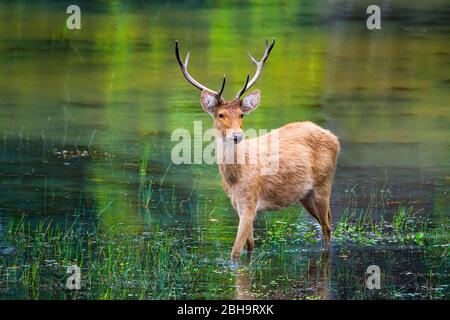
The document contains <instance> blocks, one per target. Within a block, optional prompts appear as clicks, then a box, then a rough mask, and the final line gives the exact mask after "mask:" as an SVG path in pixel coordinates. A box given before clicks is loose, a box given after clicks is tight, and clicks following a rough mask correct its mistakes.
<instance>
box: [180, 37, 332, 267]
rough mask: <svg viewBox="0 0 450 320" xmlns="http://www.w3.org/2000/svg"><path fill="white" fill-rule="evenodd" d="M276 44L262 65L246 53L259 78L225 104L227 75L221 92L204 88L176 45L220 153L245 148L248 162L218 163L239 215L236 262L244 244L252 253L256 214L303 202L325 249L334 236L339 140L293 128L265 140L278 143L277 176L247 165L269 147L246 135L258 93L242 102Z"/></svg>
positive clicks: (306, 125) (300, 125) (302, 126)
mask: <svg viewBox="0 0 450 320" xmlns="http://www.w3.org/2000/svg"><path fill="white" fill-rule="evenodd" d="M274 45H275V39H273V41H272V43H271V45H270V46H269V43H268V41H267V40H266V50H265V52H264V55H263V57H262V59H261V60H260V61H257V60H256V59H255V58H253V57H252V55H251V54H250V53H248V55H249V57H250V59H251V61H252V62H253V63H254V64H255V65H256V73H255V75H254V76H253V78H252V79H251V80H249V78H250V76H249V75H247V79H246V82H245V85H244V86H243V88H242V89H241V90H240V91H239V92H238V93H237V94H236V96H235V98H234V99H233V100H224V99H223V98H222V92H223V89H224V87H225V76H224V78H223V82H222V87H221V89H220V91H219V92H216V91H214V90H211V89H209V88H207V87H205V86H204V85H202V84H200V83H199V82H198V81H196V80H195V79H194V78H192V77H191V75H190V74H189V72H188V70H187V66H188V63H189V53H188V54H187V56H186V60H185V62H183V61H182V60H181V57H180V51H179V48H178V41H176V42H175V55H176V58H177V60H178V63H179V65H180V67H181V71H182V72H183V74H184V76H185V78H186V79H187V81H188V82H189V83H191V84H192V85H193V86H194V87H196V88H198V89H200V90H202V92H201V96H200V103H201V105H202V107H203V109H204V110H205V111H206V112H207V113H209V114H210V115H212V116H213V118H214V127H215V128H216V142H217V147H218V148H217V150H218V151H223V152H224V153H226V154H229V153H233V154H235V153H236V150H237V149H238V146H240V145H244V147H245V148H243V149H241V150H244V151H243V152H244V159H245V160H246V161H244V163H241V162H237V161H234V162H231V163H230V162H226V163H223V161H221V160H222V159H218V165H219V170H220V173H221V175H222V182H223V187H224V190H225V192H226V193H227V194H228V196H229V197H230V199H231V203H232V205H233V207H234V209H235V210H237V213H238V215H239V227H238V232H237V236H236V240H235V242H234V246H233V250H232V252H231V256H232V258H233V259H237V258H239V256H240V254H241V250H242V248H243V247H244V245H245V244H246V245H247V250H248V251H251V250H252V249H253V246H254V238H253V221H254V219H255V217H256V213H257V212H259V211H262V210H276V209H281V208H285V207H287V206H290V205H292V204H297V203H301V204H302V205H303V206H304V207H305V208H306V210H307V211H308V212H309V213H310V214H311V215H312V216H313V217H314V218H315V219H316V220H317V221H318V222H319V224H320V226H321V228H322V234H323V240H324V246H325V247H328V245H329V241H330V236H331V223H332V218H331V211H330V205H329V202H330V192H331V185H332V182H333V177H334V172H335V168H336V160H337V157H338V153H339V149H340V144H339V141H338V139H337V137H336V136H335V135H333V134H332V133H331V132H330V131H328V130H325V129H322V128H321V127H319V126H318V125H316V124H314V123H312V122H309V121H306V122H294V123H290V124H288V125H285V126H283V127H281V128H278V129H276V130H272V131H271V132H270V133H268V134H267V135H265V136H264V138H265V139H266V141H271V139H272V140H273V139H277V142H278V144H277V145H278V153H277V161H278V169H277V171H276V173H275V174H263V173H262V167H263V166H264V165H265V163H264V161H265V160H264V159H258V161H256V162H255V163H249V162H248V161H247V160H248V159H249V152H250V151H251V150H252V149H253V148H255V147H259V148H260V149H262V151H263V152H266V153H267V154H270V150H269V149H268V144H262V143H259V144H258V139H260V138H261V136H260V137H258V138H253V139H244V133H243V130H242V120H243V117H244V115H247V114H249V113H250V112H252V111H254V110H255V109H256V107H257V106H258V104H259V101H260V95H261V94H260V92H259V90H254V91H253V92H251V93H250V94H248V95H247V96H245V97H244V98H241V97H242V95H243V94H244V93H245V92H246V91H247V90H248V89H250V87H252V86H253V85H254V84H255V82H256V80H257V79H258V77H259V76H260V75H261V71H262V68H263V66H264V63H265V62H266V60H267V58H268V57H269V54H270V52H271V51H272V48H273V46H274ZM260 151H261V150H260ZM218 153H219V152H218ZM218 158H219V156H218Z"/></svg>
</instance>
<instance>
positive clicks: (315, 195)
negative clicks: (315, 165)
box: [300, 186, 332, 247]
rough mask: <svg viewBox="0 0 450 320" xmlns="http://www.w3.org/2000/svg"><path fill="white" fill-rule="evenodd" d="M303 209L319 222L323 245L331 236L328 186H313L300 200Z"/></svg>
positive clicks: (328, 241) (326, 243)
mask: <svg viewBox="0 0 450 320" xmlns="http://www.w3.org/2000/svg"><path fill="white" fill-rule="evenodd" d="M300 202H301V203H302V205H303V206H304V207H305V209H306V210H307V211H308V212H309V213H310V214H311V215H312V216H313V217H314V218H315V219H316V220H317V221H318V222H319V224H320V227H321V229H322V235H323V241H324V245H325V247H328V245H329V243H330V238H331V223H332V220H331V210H330V188H329V187H328V186H324V187H318V188H314V190H313V191H311V192H309V193H308V194H307V195H306V196H305V197H304V198H303V199H301V200H300Z"/></svg>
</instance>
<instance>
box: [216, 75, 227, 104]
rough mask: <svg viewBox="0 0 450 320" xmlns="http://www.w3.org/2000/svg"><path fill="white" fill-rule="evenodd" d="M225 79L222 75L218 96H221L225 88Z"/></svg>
mask: <svg viewBox="0 0 450 320" xmlns="http://www.w3.org/2000/svg"><path fill="white" fill-rule="evenodd" d="M225 80H226V78H225V75H223V81H222V88H220V91H219V93H218V94H217V97H218V98H220V97H221V96H222V92H223V89H225V82H226V81H225Z"/></svg>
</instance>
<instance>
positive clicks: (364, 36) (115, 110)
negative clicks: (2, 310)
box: [0, 1, 450, 299]
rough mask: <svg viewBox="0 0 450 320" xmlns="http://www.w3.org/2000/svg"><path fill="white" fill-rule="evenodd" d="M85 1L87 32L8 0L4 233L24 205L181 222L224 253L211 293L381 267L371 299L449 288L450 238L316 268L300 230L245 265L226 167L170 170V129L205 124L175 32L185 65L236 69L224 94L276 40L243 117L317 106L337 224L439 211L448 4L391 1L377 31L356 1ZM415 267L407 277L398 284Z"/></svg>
mask: <svg viewBox="0 0 450 320" xmlns="http://www.w3.org/2000/svg"><path fill="white" fill-rule="evenodd" d="M79 3H80V4H79V5H80V7H81V11H82V29H81V30H76V31H69V30H67V29H66V28H65V19H66V17H67V15H66V14H65V10H66V7H65V6H64V5H62V4H55V3H51V2H43V1H40V2H27V1H18V2H13V3H10V2H6V1H5V2H0V138H1V141H0V233H2V234H3V235H5V234H7V231H8V224H9V223H10V222H11V221H17V220H18V219H19V218H20V217H24V219H25V220H26V221H30V222H31V223H32V224H35V223H37V222H38V221H40V220H42V219H44V218H45V219H51V220H52V221H55V222H59V223H67V221H70V222H76V223H79V224H81V225H83V227H85V228H86V229H89V228H92V229H94V226H97V225H98V224H99V223H101V226H100V227H99V228H98V229H95V232H102V230H107V229H108V228H111V227H113V226H117V225H120V226H126V227H127V228H126V230H127V233H131V234H137V235H139V234H142V233H143V232H147V231H149V230H153V228H154V227H155V226H159V228H160V229H161V230H177V235H178V236H180V237H187V239H188V240H186V241H187V243H188V244H190V245H193V246H197V245H198V243H200V245H201V246H202V248H203V250H204V257H203V258H205V259H206V258H208V259H210V260H216V259H222V260H223V261H224V262H223V264H224V266H225V267H224V268H225V269H226V270H227V271H226V272H228V273H227V274H228V275H229V278H227V279H228V280H229V281H228V280H227V281H225V282H220V281H223V279H222V278H220V279H218V280H217V282H216V283H212V285H213V286H216V287H217V288H218V291H217V292H218V293H217V295H216V296H214V295H213V294H210V295H209V296H206V298H214V297H218V298H233V297H234V296H235V289H234V288H235V287H236V286H237V287H239V286H240V284H239V283H241V284H242V283H243V284H247V286H248V287H249V288H250V290H251V288H252V285H249V283H250V284H251V283H252V282H253V284H255V283H256V285H257V287H258V290H257V293H255V295H256V297H261V298H267V297H275V298H294V297H305V296H309V295H312V296H314V297H319V298H324V299H326V298H329V299H341V298H353V297H360V296H361V292H362V291H364V286H363V285H361V283H363V281H364V271H365V269H366V267H367V266H369V265H371V264H379V265H380V267H381V269H382V271H385V272H387V275H386V279H391V280H389V281H390V283H391V284H394V283H395V286H388V287H389V288H394V287H395V288H394V289H392V290H391V291H389V290H390V289H386V290H383V291H381V293H371V294H367V295H365V296H364V297H368V298H373V297H375V298H380V297H381V298H383V297H385V298H410V297H412V298H433V297H434V296H433V295H432V294H430V291H429V290H428V291H426V293H424V292H423V291H421V290H420V288H421V286H422V285H423V286H428V287H430V286H433V281H438V284H437V286H438V287H439V288H440V289H439V294H438V295H437V296H438V297H442V296H444V297H447V298H448V276H447V271H448V259H447V251H445V252H444V255H441V256H440V257H438V258H436V257H434V256H433V255H431V254H429V253H428V252H427V251H426V250H425V251H424V250H422V249H421V248H420V246H413V247H404V246H395V245H393V246H388V247H385V246H372V247H370V248H366V247H364V246H359V245H354V244H348V245H344V246H338V245H333V246H332V250H331V253H330V258H329V262H328V268H329V269H330V270H329V272H328V275H327V276H326V277H323V276H317V274H321V273H320V272H318V273H317V272H316V271H315V269H314V268H312V269H308V267H306V266H311V265H310V263H309V261H310V260H311V261H315V260H316V259H318V258H319V257H320V253H321V246H320V243H317V244H313V245H308V246H302V245H299V244H296V243H294V242H290V243H288V245H287V247H288V249H286V255H287V258H285V259H282V260H277V259H275V258H274V257H273V256H271V255H269V258H266V261H264V262H265V264H264V263H263V265H264V266H265V267H264V268H265V269H264V270H253V271H252V273H249V274H247V275H246V277H240V274H239V273H235V272H234V271H233V270H232V269H227V268H228V262H227V259H226V258H228V255H229V251H230V250H231V246H232V243H233V240H234V236H235V233H236V229H237V223H238V219H237V217H236V215H235V213H234V212H233V210H232V208H231V205H230V203H229V200H228V198H227V196H226V195H225V193H224V192H223V190H222V187H221V181H220V174H219V172H218V170H217V168H216V166H214V165H207V164H201V165H199V164H192V165H179V166H177V165H174V164H172V163H171V158H170V153H171V149H172V147H173V146H174V145H175V142H172V141H171V133H172V132H173V130H175V129H177V128H186V129H188V130H189V131H190V132H191V133H192V134H193V128H194V121H201V122H202V125H203V128H204V129H206V128H210V127H211V126H212V121H211V118H210V116H208V115H207V114H205V113H204V112H203V111H202V109H201V107H200V104H199V92H198V90H196V89H195V88H193V87H192V86H190V85H189V84H187V83H186V81H185V79H184V78H183V77H182V74H181V72H180V70H179V66H178V65H177V63H176V60H175V57H174V40H176V39H177V40H179V41H180V46H181V51H182V55H183V56H184V55H185V54H186V53H187V51H190V52H191V59H190V65H189V69H190V72H191V74H192V75H194V77H195V78H196V79H197V80H199V81H200V82H202V83H204V84H205V85H206V86H208V87H211V88H216V89H218V87H219V85H220V83H221V77H222V75H223V74H224V73H225V74H226V75H227V86H226V88H225V92H224V96H225V97H226V98H231V97H233V96H234V94H235V92H237V91H238V90H239V89H240V88H241V86H242V84H243V82H244V80H245V76H246V75H247V74H248V73H249V74H253V72H254V66H253V64H252V63H251V62H250V60H249V59H248V57H247V56H246V50H248V51H250V52H251V53H252V54H253V55H254V56H256V57H259V56H260V55H261V54H262V53H263V50H264V39H265V38H269V39H270V38H272V37H275V38H276V41H277V42H276V45H275V48H274V50H273V52H272V54H271V56H270V58H269V60H268V62H267V64H266V66H265V68H264V71H263V74H262V76H261V78H260V79H259V80H258V82H257V84H256V85H255V88H258V89H260V90H261V92H262V98H261V99H262V100H261V104H260V106H259V108H258V110H257V111H255V112H254V113H252V114H251V115H250V116H248V117H246V119H245V122H244V125H245V128H256V129H272V128H277V127H279V126H282V125H284V124H286V123H289V122H292V121H303V120H311V121H314V122H316V123H318V124H320V125H321V126H323V127H325V128H327V129H330V130H332V131H333V132H334V133H335V134H336V135H337V136H338V137H339V139H340V141H341V144H342V152H341V155H340V158H339V161H338V168H337V172H336V179H335V185H334V189H333V194H332V199H331V204H332V212H333V218H334V220H335V221H338V220H339V218H340V217H341V216H342V215H343V213H344V212H345V210H346V209H347V210H348V209H349V208H350V209H351V210H356V211H357V210H359V209H366V208H368V207H371V208H372V209H373V210H372V211H371V214H372V215H373V217H374V219H378V218H379V217H380V215H381V214H383V215H384V218H385V219H386V220H390V219H391V217H392V214H393V212H395V211H396V210H397V209H398V207H399V205H407V206H409V205H412V206H414V208H415V210H416V211H417V212H419V213H418V215H419V216H420V215H423V216H425V215H426V216H427V217H428V218H429V219H430V221H431V222H432V223H433V224H435V225H440V224H441V225H442V224H444V225H447V223H448V217H449V210H448V206H449V195H448V192H449V190H448V186H449V179H450V176H449V172H450V170H449V169H450V166H449V163H450V149H449V141H450V131H449V127H450V118H449V114H450V113H449V111H450V107H449V105H450V104H449V103H450V98H449V97H450V95H449V92H450V91H449V85H450V75H449V72H448V71H449V70H450V43H449V41H448V34H449V31H450V24H449V22H448V19H447V18H446V17H448V14H449V13H450V6H449V5H448V3H446V2H445V1H434V2H433V3H432V4H426V5H425V4H423V3H422V2H420V1H413V2H411V1H394V2H393V3H390V4H389V5H383V6H382V12H383V20H382V30H381V31H369V30H367V28H366V25H365V17H366V14H365V8H366V6H365V5H364V3H361V2H349V1H338V2H337V3H335V4H333V5H331V4H329V3H328V2H321V1H298V2H297V1H289V2H287V1H284V2H281V3H279V2H275V1H249V2H246V3H244V4H240V3H238V2H237V1H236V2H234V1H232V2H225V1H218V2H207V1H204V2H202V1H199V2H187V3H179V2H153V3H152V4H144V3H140V2H139V3H137V2H136V3H134V2H131V3H128V2H121V1H111V2H102V1H98V2H93V3H91V2H83V1H81V2H79ZM149 185H150V186H151V187H150V189H148V186H149ZM149 190H151V191H149ZM146 192H147V193H146ZM149 194H151V197H150V198H149V199H148V201H147V200H145V201H142V198H143V197H145V195H149ZM300 212H301V208H300V207H294V208H290V209H287V210H284V211H280V212H274V213H269V214H266V215H264V214H263V215H261V216H260V217H258V219H257V221H256V225H255V228H256V231H255V232H256V247H258V243H259V242H261V241H262V240H263V239H264V237H265V236H266V235H267V230H268V228H269V229H270V228H271V227H275V226H276V225H277V223H278V222H280V221H281V222H286V223H293V222H295V221H297V219H298V216H299V214H300ZM303 216H305V214H304V213H303ZM268 226H269V227H268ZM189 239H190V240H189ZM9 246H10V244H8V243H4V244H1V243H0V247H3V248H6V249H8V248H9ZM6 249H4V250H3V251H1V252H3V253H2V255H4V257H5V260H2V261H8V259H9V258H8V257H9V256H8V254H7V253H6V252H9V251H8V250H6ZM5 250H6V251H5ZM256 250H258V249H256ZM278 253H280V252H278ZM15 254H19V255H20V254H21V253H20V251H19V252H16V253H15ZM257 254H258V252H257ZM275 255H276V254H275ZM222 260H221V261H222ZM272 260H273V261H272ZM206 264H207V263H206ZM442 266H444V267H442ZM300 267H302V268H303V267H304V268H303V269H304V270H307V271H305V272H306V276H308V275H310V276H311V274H314V276H311V277H314V279H316V278H317V279H316V280H315V281H313V283H312V284H310V286H311V288H309V287H304V286H302V285H303V284H304V282H301V281H300V282H299V283H300V284H298V283H297V284H296V281H291V282H286V283H285V284H284V285H278V284H277V283H278V282H279V278H280V277H282V278H283V277H286V276H287V277H288V278H289V277H290V278H296V277H298V278H299V279H300V278H302V277H305V274H301V275H299V270H298V269H301V270H303V269H302V268H300ZM7 268H8V267H7V266H6V265H4V266H0V272H1V273H0V276H1V279H0V281H1V282H2V285H1V286H0V288H1V291H0V297H6V298H7V297H19V298H30V297H31V296H30V295H29V293H27V291H23V290H22V289H20V290H19V289H18V288H15V286H14V285H12V286H11V285H8V283H7V278H6V276H5V274H6V269H7ZM19 268H20V266H19ZM308 270H309V271H308ZM62 272H63V273H64V270H63V271H62ZM300 273H301V272H300ZM409 273H411V274H415V275H416V278H415V279H416V282H414V285H412V284H411V281H409V280H405V278H407V277H408V276H407V275H408V274H409ZM430 274H431V276H430ZM199 277H200V278H199V279H198V283H199V289H198V290H197V291H196V293H195V294H192V295H191V292H186V293H185V297H188V298H196V297H203V298H204V297H205V296H204V295H202V294H201V292H202V289H201V288H202V285H206V284H205V283H206V282H208V281H211V280H208V279H210V278H206V277H204V278H202V276H201V275H200V276H199ZM277 279H278V280H277ZM283 279H284V278H283ZM430 279H432V280H430ZM436 279H437V280H436ZM273 281H275V282H276V284H272V285H269V284H271V283H272V282H273ZM386 281H387V280H386ZM236 283H238V284H236ZM424 283H425V284H424ZM207 285H208V286H211V283H208V284H207ZM269 287H270V290H269ZM418 288H419V289H418ZM219 289H220V290H219ZM42 290H43V291H44V292H45V290H44V289H42ZM308 290H309V291H308ZM238 291H239V290H238ZM210 292H211V291H210ZM212 292H214V291H212ZM305 292H306V293H305ZM311 292H312V293H311ZM393 292H394V293H393ZM44 296H45V293H44ZM57 297H58V298H61V296H60V295H58V296H57ZM144 297H146V296H145V294H144ZM147 297H148V296H147Z"/></svg>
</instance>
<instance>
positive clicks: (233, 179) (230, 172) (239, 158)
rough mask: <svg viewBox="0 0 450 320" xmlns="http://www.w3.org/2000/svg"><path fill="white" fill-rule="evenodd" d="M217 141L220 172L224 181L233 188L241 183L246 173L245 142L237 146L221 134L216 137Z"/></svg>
mask: <svg viewBox="0 0 450 320" xmlns="http://www.w3.org/2000/svg"><path fill="white" fill-rule="evenodd" d="M216 141H217V149H216V155H217V163H218V165H219V171H220V173H221V175H222V178H223V179H224V181H225V182H226V183H227V184H228V185H230V186H232V185H234V184H236V183H238V182H239V180H240V179H241V178H242V173H243V171H244V166H245V161H244V160H243V159H245V158H243V157H245V154H244V148H243V145H244V143H245V141H241V142H240V143H239V144H235V143H234V142H232V141H227V140H226V139H224V138H223V137H222V136H221V135H220V134H218V135H217V136H216Z"/></svg>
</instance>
